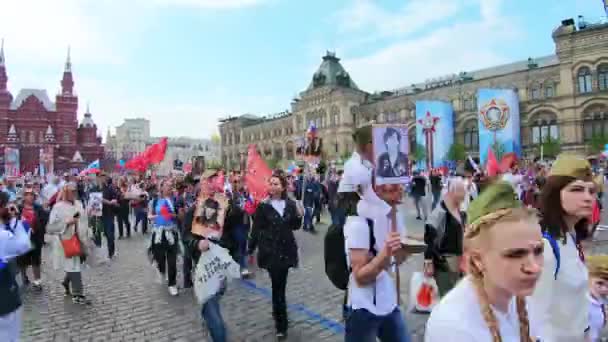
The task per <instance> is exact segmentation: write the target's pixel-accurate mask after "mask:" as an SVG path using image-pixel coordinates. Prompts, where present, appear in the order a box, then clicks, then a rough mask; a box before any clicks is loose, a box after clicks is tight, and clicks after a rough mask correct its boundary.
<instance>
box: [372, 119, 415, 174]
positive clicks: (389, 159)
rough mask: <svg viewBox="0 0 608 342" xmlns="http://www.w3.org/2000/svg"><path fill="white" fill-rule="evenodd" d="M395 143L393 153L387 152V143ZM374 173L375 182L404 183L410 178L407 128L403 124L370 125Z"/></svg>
mask: <svg viewBox="0 0 608 342" xmlns="http://www.w3.org/2000/svg"><path fill="white" fill-rule="evenodd" d="M394 139H396V140H397V141H396V143H397V144H398V145H397V151H396V153H395V155H392V154H391V153H389V151H388V148H387V146H388V145H387V143H391V141H393V143H395V140H394ZM372 145H373V152H374V165H375V169H374V175H375V177H376V184H378V185H383V184H406V183H407V182H408V181H409V179H410V177H409V176H410V169H409V146H408V145H409V141H408V128H407V125H405V124H374V125H372Z"/></svg>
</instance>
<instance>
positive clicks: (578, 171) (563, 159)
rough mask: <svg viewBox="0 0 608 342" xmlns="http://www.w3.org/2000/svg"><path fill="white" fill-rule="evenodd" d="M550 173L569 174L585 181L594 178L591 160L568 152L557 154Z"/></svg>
mask: <svg viewBox="0 0 608 342" xmlns="http://www.w3.org/2000/svg"><path fill="white" fill-rule="evenodd" d="M549 175H550V176H567V177H573V178H576V179H581V180H585V181H591V180H592V178H593V175H592V173H591V165H590V164H589V162H588V161H587V160H586V159H585V158H583V157H581V156H579V155H576V154H568V153H562V154H560V155H559V156H557V159H556V160H555V162H553V165H552V166H551V173H550V174H549Z"/></svg>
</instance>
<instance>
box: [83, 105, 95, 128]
mask: <svg viewBox="0 0 608 342" xmlns="http://www.w3.org/2000/svg"><path fill="white" fill-rule="evenodd" d="M80 127H84V128H96V127H97V126H96V125H95V122H94V121H93V118H92V115H91V112H90V111H89V104H88V103H87V111H86V112H85V113H84V118H83V119H82V121H81V122H80Z"/></svg>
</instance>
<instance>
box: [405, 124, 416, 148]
mask: <svg viewBox="0 0 608 342" xmlns="http://www.w3.org/2000/svg"><path fill="white" fill-rule="evenodd" d="M415 127H416V126H413V127H412V128H411V129H408V133H407V138H408V140H409V143H410V154H411V155H414V153H416V128H415Z"/></svg>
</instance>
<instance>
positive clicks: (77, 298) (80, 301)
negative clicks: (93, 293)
mask: <svg viewBox="0 0 608 342" xmlns="http://www.w3.org/2000/svg"><path fill="white" fill-rule="evenodd" d="M72 302H74V304H79V305H91V304H92V303H91V300H90V299H87V297H85V296H83V295H78V296H76V295H75V296H73V297H72Z"/></svg>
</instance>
